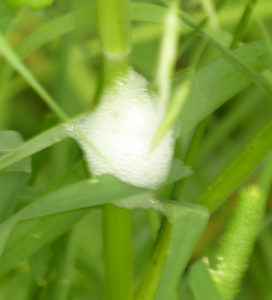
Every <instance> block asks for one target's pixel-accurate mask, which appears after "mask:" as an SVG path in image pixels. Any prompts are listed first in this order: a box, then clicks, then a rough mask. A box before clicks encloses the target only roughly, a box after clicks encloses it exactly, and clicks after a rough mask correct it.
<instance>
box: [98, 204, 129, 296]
mask: <svg viewBox="0 0 272 300" xmlns="http://www.w3.org/2000/svg"><path fill="white" fill-rule="evenodd" d="M104 252H105V265H106V299H107V300H130V299H132V295H133V286H132V259H131V224H130V211H129V210H126V209H123V208H119V207H117V206H114V205H106V206H105V208H104Z"/></svg>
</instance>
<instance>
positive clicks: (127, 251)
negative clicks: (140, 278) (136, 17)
mask: <svg viewBox="0 0 272 300" xmlns="http://www.w3.org/2000/svg"><path fill="white" fill-rule="evenodd" d="M96 7H97V15H98V26H99V34H100V40H101V44H102V53H103V62H104V69H103V76H104V78H103V79H104V82H103V84H104V88H105V87H107V86H109V85H112V84H114V82H115V80H116V79H117V78H119V77H124V76H126V73H127V72H128V71H129V68H130V65H129V53H130V14H129V1H128V0H97V1H96ZM103 224H104V253H105V274H106V275H105V276H106V299H107V300H130V299H132V298H133V278H132V258H131V217H130V211H129V210H125V209H123V208H120V207H115V206H113V205H106V206H105V207H104V217H103Z"/></svg>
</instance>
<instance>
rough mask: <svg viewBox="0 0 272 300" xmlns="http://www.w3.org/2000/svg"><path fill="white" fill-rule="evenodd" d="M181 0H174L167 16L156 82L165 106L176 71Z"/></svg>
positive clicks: (161, 100)
mask: <svg viewBox="0 0 272 300" xmlns="http://www.w3.org/2000/svg"><path fill="white" fill-rule="evenodd" d="M178 13H179V0H172V1H171V2H170V5H169V10H168V13H167V14H166V16H165V21H164V32H163V38H162V40H161V45H160V51H159V60H158V69H157V72H156V78H155V83H156V86H157V90H158V94H159V101H160V104H161V105H162V106H163V108H165V107H166V106H167V103H168V101H169V98H170V91H171V81H172V75H173V72H174V67H175V62H176V55H177V44H178V37H179V23H180V21H179V17H178Z"/></svg>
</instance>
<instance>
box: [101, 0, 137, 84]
mask: <svg viewBox="0 0 272 300" xmlns="http://www.w3.org/2000/svg"><path fill="white" fill-rule="evenodd" d="M96 7H97V14H98V25H99V34H100V40H101V44H102V45H101V46H102V55H103V63H104V74H103V75H104V84H105V85H108V84H109V85H110V84H112V83H113V82H114V80H115V79H116V78H118V77H120V76H124V75H125V74H126V72H127V71H128V69H129V54H130V51H131V49H130V26H129V22H130V14H129V1H128V0H97V1H96Z"/></svg>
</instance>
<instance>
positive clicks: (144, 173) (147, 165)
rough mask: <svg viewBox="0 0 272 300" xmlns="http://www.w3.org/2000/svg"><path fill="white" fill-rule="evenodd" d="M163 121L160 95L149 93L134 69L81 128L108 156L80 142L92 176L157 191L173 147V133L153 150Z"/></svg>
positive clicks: (167, 135) (106, 92)
mask: <svg viewBox="0 0 272 300" xmlns="http://www.w3.org/2000/svg"><path fill="white" fill-rule="evenodd" d="M161 119H162V113H161V111H160V109H159V108H158V106H157V104H156V99H155V95H154V94H152V93H151V92H149V91H148V90H147V81H146V80H145V79H144V78H143V77H142V76H141V75H139V74H138V73H136V72H135V71H131V72H130V73H129V75H128V77H127V78H126V79H122V80H119V81H117V82H116V84H115V85H114V87H112V88H109V89H107V90H106V91H105V92H104V94H103V95H102V98H101V102H100V104H99V106H98V107H97V108H96V109H95V110H94V112H92V113H90V114H88V115H87V116H85V117H83V118H81V119H80V121H79V122H78V124H77V126H78V128H79V129H80V130H81V131H82V133H83V134H84V135H85V136H86V138H87V140H89V141H90V142H91V143H92V144H93V145H94V146H95V147H96V149H97V150H98V151H99V152H100V153H101V154H102V156H103V157H104V158H106V160H105V159H103V157H102V156H100V155H99V154H98V153H97V152H95V151H93V150H92V149H91V148H90V147H89V146H88V145H87V144H86V142H84V141H82V140H81V141H80V144H81V146H82V148H83V150H84V152H85V155H86V158H87V162H88V166H89V169H90V171H91V173H92V174H93V175H102V174H112V175H114V176H116V177H118V178H119V179H121V180H122V181H124V182H127V183H130V184H133V185H135V186H138V187H144V188H151V189H154V188H157V187H158V186H159V185H160V184H161V183H162V182H163V181H165V179H166V177H167V175H168V172H169V169H170V165H171V160H172V156H173V146H174V138H173V133H172V131H169V132H167V134H166V135H165V137H164V138H163V139H162V141H161V142H160V144H159V145H158V146H157V147H156V148H155V149H154V150H153V151H151V144H152V140H153V137H154V135H155V133H156V131H157V129H158V126H159V124H160V122H161ZM107 161H109V162H110V164H108V163H107Z"/></svg>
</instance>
